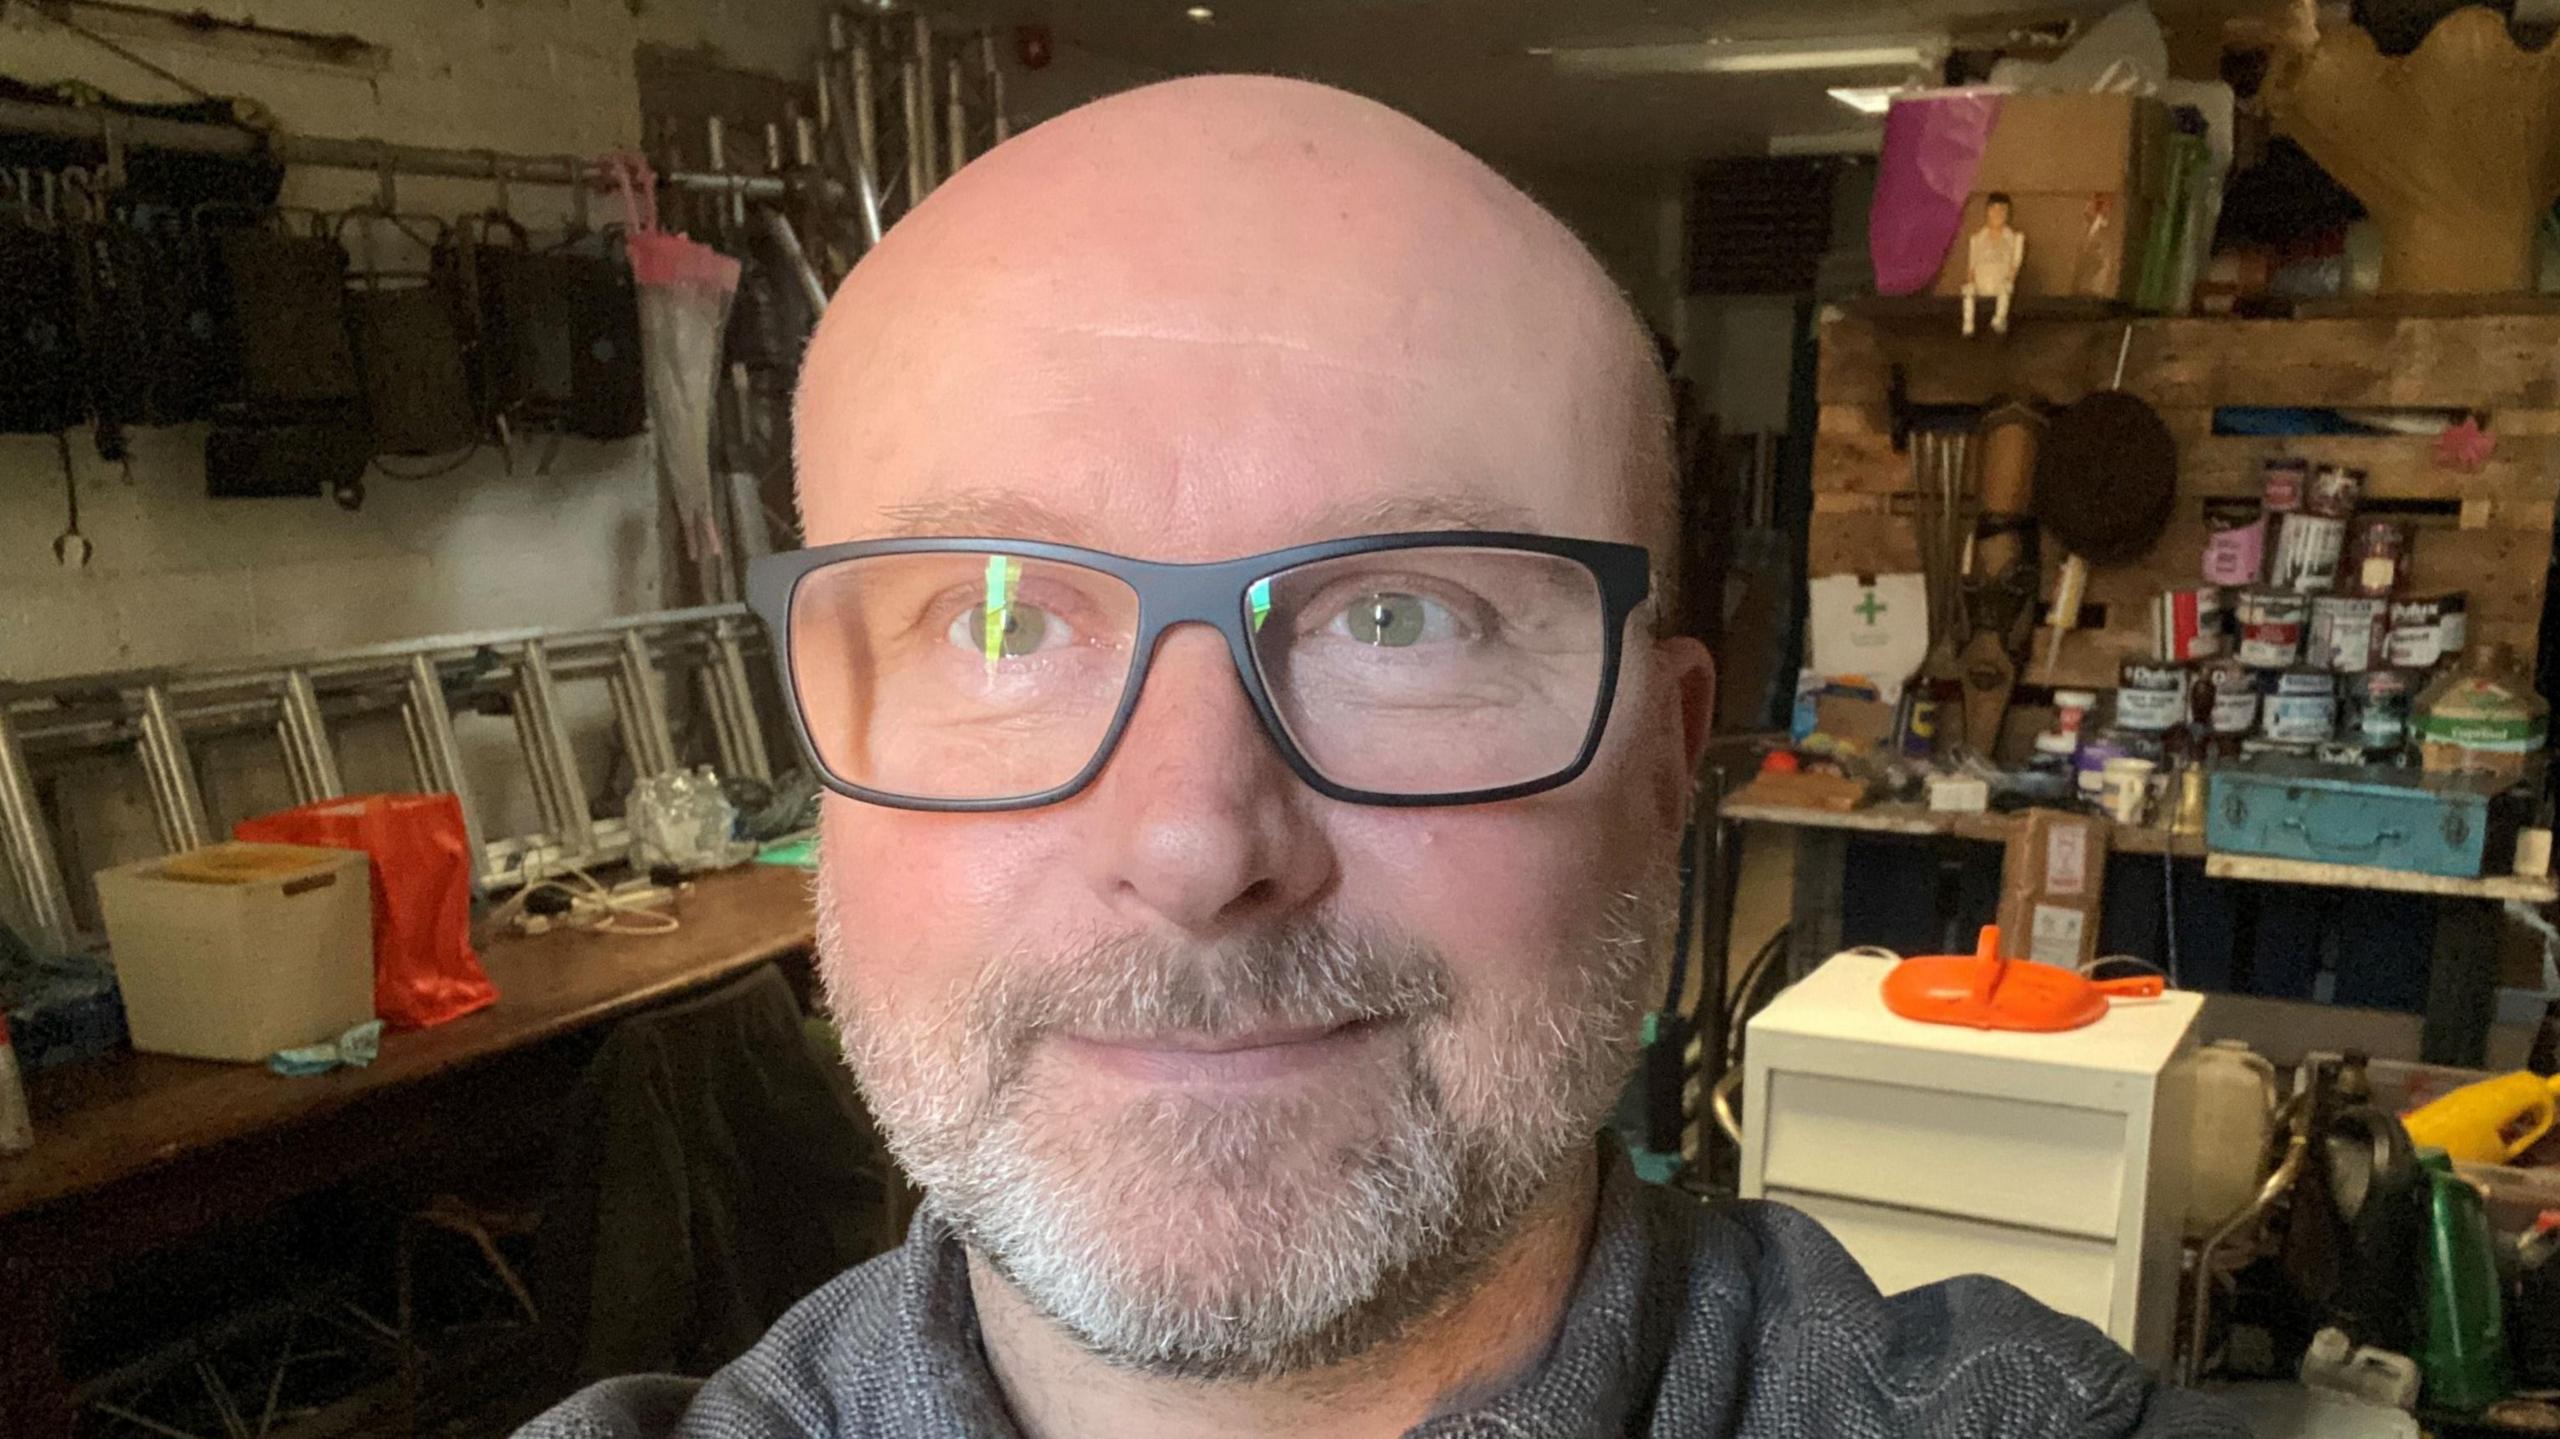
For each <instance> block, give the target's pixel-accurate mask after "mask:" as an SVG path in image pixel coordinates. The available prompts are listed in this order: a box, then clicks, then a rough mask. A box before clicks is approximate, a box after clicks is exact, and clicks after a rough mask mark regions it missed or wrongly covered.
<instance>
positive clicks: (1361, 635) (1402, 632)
mask: <svg viewBox="0 0 2560 1439" xmlns="http://www.w3.org/2000/svg"><path fill="white" fill-rule="evenodd" d="M1436 608H1438V606H1436V605H1433V604H1431V603H1430V602H1428V601H1426V600H1424V599H1423V598H1422V597H1421V596H1419V595H1408V594H1398V593H1395V592H1393V591H1381V592H1379V593H1377V594H1372V595H1363V596H1361V597H1360V598H1359V599H1356V600H1354V601H1352V602H1351V607H1350V608H1349V609H1347V610H1345V611H1344V612H1343V616H1342V622H1343V627H1344V628H1345V629H1346V630H1348V631H1349V632H1350V635H1351V637H1352V638H1353V639H1355V640H1358V641H1359V642H1360V643H1362V644H1364V645H1377V646H1380V647H1382V648H1389V649H1402V648H1404V647H1405V646H1407V645H1410V644H1413V643H1414V642H1416V641H1418V640H1420V639H1421V638H1422V633H1423V630H1424V629H1425V628H1426V627H1427V626H1428V624H1429V622H1430V619H1431V611H1432V610H1434V609H1436Z"/></svg>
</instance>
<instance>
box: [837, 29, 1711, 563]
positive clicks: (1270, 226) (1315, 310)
mask: <svg viewBox="0 0 2560 1439" xmlns="http://www.w3.org/2000/svg"><path fill="white" fill-rule="evenodd" d="M798 433H799V437H800V485H801V497H802V506H803V510H804V512H805V515H806V518H807V521H808V534H809V538H810V540H811V542H812V543H824V542H828V541H834V540H842V539H850V538H861V537H867V536H873V535H880V534H889V533H897V532H902V531H918V532H930V533H949V534H963V533H978V534H984V533H997V534H1014V535H1030V536H1032V537H1038V538H1052V539H1059V540H1066V541H1071V542H1087V543H1092V544H1094V545H1096V546H1097V547H1099V548H1105V549H1114V550H1119V551H1122V552H1127V553H1135V554H1141V555H1144V556H1147V557H1150V558H1160V559H1175V560H1181V559H1205V558H1221V557H1225V556H1227V555H1232V554H1236V553H1242V552H1246V551H1249V550H1252V549H1256V548H1264V547H1277V546H1279V545H1283V544H1289V543H1295V542H1298V541H1301V540H1307V539H1317V538H1326V537H1329V535H1331V534H1340V533H1351V532H1358V531H1361V530H1370V529H1383V528H1434V527H1440V525H1441V524H1442V523H1443V522H1445V523H1447V524H1448V525H1449V526H1451V527H1463V526H1467V525H1472V524H1484V525H1494V526H1500V527H1506V528H1525V529H1536V530H1545V531H1550V532H1554V533H1559V534H1578V535H1586V536H1592V537H1599V538H1616V539H1630V540H1634V541H1637V542H1639V543H1644V544H1646V545H1648V546H1650V547H1651V548H1652V549H1653V551H1654V553H1655V559H1656V564H1657V567H1659V566H1660V565H1661V564H1662V563H1663V562H1664V561H1665V560H1666V559H1667V557H1668V553H1669V542H1670V540H1671V522H1670V514H1671V488H1670V487H1671V474H1670V470H1671V466H1670V461H1669V452H1668V445H1669V440H1668V426H1667V424H1666V420H1665V402H1664V395H1663V389H1662V383H1661V379H1660V375H1659V373H1658V370H1657V368H1656V366H1655V363H1654V360H1653V350H1652V346H1651V343H1650V341H1649V339H1648V338H1647V336H1646V333H1645V331H1644V329H1643V328H1642V326H1640V325H1639V324H1638V322H1637V321H1636V319H1635V317H1634V315H1633V313H1632V312H1631V311H1630V310H1629V308H1628V307H1627V304H1626V302H1625V300H1624V298H1623V297H1622V296H1621V295H1620V293H1619V291H1618V290H1617V288H1616V286H1615V285H1614V284H1612V283H1611V281H1610V280H1609V278H1608V276H1607V275H1606V274H1605V273H1604V272H1603V271H1602V270H1601V268H1600V267H1599V265H1598V264H1597V263H1596V262H1595V261H1594V260H1593V259H1592V258H1591V255H1590V253H1589V252H1588V251H1587V250H1586V249H1584V247H1583V246H1582V245H1581V244H1580V242H1579V241H1577V240H1576V239H1575V238H1574V236H1573V235H1572V234H1571V233H1570V232H1569V231H1568V230H1566V229H1565V227H1564V226H1563V225H1561V224H1559V223H1558V222H1557V221H1556V220H1555V219H1554V218H1553V217H1552V216H1550V215H1548V214H1547V213H1546V212H1545V211H1543V210H1541V209H1540V208H1539V207H1538V206H1537V205H1536V204H1535V203H1534V202H1532V201H1530V200H1529V199H1528V198H1527V197H1526V196H1525V195H1523V194H1521V193H1520V192H1519V191H1518V190H1516V189H1514V188H1513V187H1512V186H1510V185H1509V184H1508V183H1506V182H1505V181H1504V180H1502V179H1501V177H1499V176H1498V175H1496V174H1494V173H1493V171H1491V170H1490V169H1488V168H1486V167H1485V166H1484V165H1483V164H1481V163H1480V162H1478V161H1476V160H1475V159H1474V158H1472V157H1470V156H1469V155H1467V154H1466V153H1465V152H1464V151H1462V150H1460V149H1458V148H1457V147H1456V146H1454V145H1452V144H1450V143H1449V142H1448V141H1446V140H1444V139H1442V138H1440V137H1439V136H1438V135H1435V134H1433V133H1432V132H1431V131H1429V130H1427V129H1425V128H1423V127H1422V126H1420V125H1418V124H1416V123H1414V122H1413V121H1411V120H1409V119H1407V118H1405V117H1404V116H1402V115H1399V114H1397V113H1396V112H1394V111H1392V110H1389V109H1386V108H1385V107H1383V106H1379V105H1376V104H1373V103H1371V102H1369V101H1366V100H1362V99H1359V98H1357V97H1354V96H1351V95H1348V94H1344V93H1342V92H1340V91H1336V90H1331V89H1327V88H1325V87H1322V86H1318V85H1311V84H1306V83H1302V82H1297V81H1290V80H1280V79H1270V78H1259V77H1242V76H1218V77H1206V78H1198V79H1188V80H1179V81H1174V82H1170V83H1167V84H1162V85H1155V86H1150V87H1147V88H1145V89H1140V90H1134V91H1129V92H1126V93H1123V94H1120V95H1116V96H1113V97H1111V98H1109V99H1105V100H1102V101H1099V102H1096V103H1094V104H1091V105H1088V106H1085V107H1083V108H1082V109H1079V110H1076V111H1073V112H1071V113H1069V114H1067V115H1064V116H1061V117H1059V118H1058V119H1055V120H1052V121H1050V122H1049V123H1047V124H1044V125H1041V126H1039V127H1037V128H1035V129H1033V130H1031V131H1029V132H1027V133H1025V134H1023V135H1021V136H1019V137H1017V138H1016V139H1014V140H1012V141H1011V142H1009V143H1007V144H1005V145H1003V146H1000V147H998V148H997V149H996V150H994V151H992V152H990V153H989V154H987V155H985V156H983V157H981V158H980V159H978V160H976V161H974V162H973V163H971V164H970V165H969V166H968V167H967V168H965V169H963V170H962V171H961V172H960V173H959V174H958V175H956V176H954V177H953V178H952V179H951V180H950V181H948V182H947V183H945V184H944V185H943V186H942V187H941V188H940V189H938V190H936V191H935V192H934V193H933V194H932V195H931V196H930V197H929V198H928V199H927V200H926V201H925V203H924V204H922V205H920V206H918V207H917V208H916V209H915V210H914V211H913V212H912V213H910V214H909V215H908V216H907V217H906V218H905V219H903V220H901V221H900V222H899V223H898V224H897V225H896V227H895V228H894V229H893V231H892V232H891V233H890V235H889V236H888V238H887V239H886V240H885V241H884V242H883V243H882V244H881V245H880V246H879V247H878V249H876V250H875V251H874V252H873V253H872V254H871V255H870V256H869V257H867V258H866V259H865V260H864V261H863V262H862V264H861V265H860V266H859V267H858V268H856V270H855V271H854V273H853V275H852V277H851V278H850V279H848V280H847V281H846V283H845V285H844V287H843V288H842V290H841V291H839V293H838V294H837V296H836V298H835V301H834V303H833V304H832V305H831V306H830V307H829V309H828V311H827V315H826V318H825V320H824V322H823V323H822V324H821V326H820V327H819V331H818V334H817V336H816V338H815V339H814V340H813V342H812V344H811V347H810V351H809V355H808V361H807V365H806V367H805V369H804V372H803V378H802V386H801V394H800V411H799V430H798ZM1034 531H1040V532H1043V533H1039V534H1036V535H1034V534H1033V532H1034Z"/></svg>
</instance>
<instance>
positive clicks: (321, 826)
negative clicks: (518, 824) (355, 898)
mask: <svg viewBox="0 0 2560 1439" xmlns="http://www.w3.org/2000/svg"><path fill="white" fill-rule="evenodd" d="M231 836H232V838H234V839H244V840H254V841H260V842H264V843H269V844H309V845H319V846H321V847H322V848H325V849H360V850H363V851H364V852H365V853H366V854H369V855H371V856H373V1012H374V1014H375V1016H376V1017H378V1018H380V1019H381V1020H382V1021H383V1022H384V1023H385V1024H388V1025H391V1026H392V1027H394V1028H397V1029H424V1028H425V1027H427V1026H428V1025H431V1024H442V1023H444V1022H445V1021H446V1020H448V1019H459V1018H461V1017H462V1016H463V1015H466V1014H469V1013H470V1012H471V1011H473V1010H475V1009H481V1008H485V1007H486V1006H488V1005H489V1004H490V1003H491V1002H492V1001H494V1000H496V999H497V997H498V987H497V986H496V985H494V984H491V983H490V982H489V976H488V974H487V972H485V971H484V970H482V969H481V968H480V956H479V955H478V954H477V953H476V952H474V951H473V950H472V948H471V841H470V839H469V837H468V832H467V831H466V830H465V829H464V828H463V824H462V802H461V801H460V800H458V799H456V798H454V797H453V796H452V795H449V794H358V795H349V796H347V797H346V798H344V799H330V800H322V801H320V802H319V803H317V804H306V805H303V806H301V807H300V808H298V809H288V810H280V811H278V812H277V813H274V814H268V815H260V816H258V817H257V818H256V819H244V820H242V821H241V822H240V823H238V824H237V825H234V826H232V830H231Z"/></svg>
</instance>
